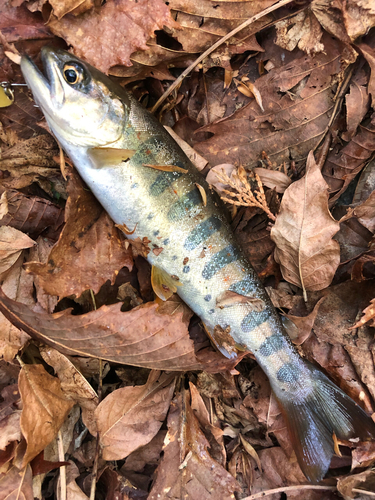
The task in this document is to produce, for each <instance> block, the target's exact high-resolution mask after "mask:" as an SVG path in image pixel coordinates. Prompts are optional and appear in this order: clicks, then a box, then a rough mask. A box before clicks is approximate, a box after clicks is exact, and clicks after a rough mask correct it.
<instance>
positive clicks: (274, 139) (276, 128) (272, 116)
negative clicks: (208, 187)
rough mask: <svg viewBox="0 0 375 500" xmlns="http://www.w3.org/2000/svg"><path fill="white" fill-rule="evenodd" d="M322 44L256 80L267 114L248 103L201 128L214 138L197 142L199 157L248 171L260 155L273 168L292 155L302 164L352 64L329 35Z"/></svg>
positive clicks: (349, 55) (344, 49) (350, 57)
mask: <svg viewBox="0 0 375 500" xmlns="http://www.w3.org/2000/svg"><path fill="white" fill-rule="evenodd" d="M244 3H246V2H244ZM228 5H229V4H228ZM322 40H323V42H324V44H325V53H323V52H322V53H319V54H317V55H316V56H315V57H309V56H306V54H304V53H302V52H300V53H298V55H296V57H295V58H294V59H293V60H292V61H291V62H289V63H288V64H285V65H282V66H280V67H277V68H274V69H273V70H271V71H270V72H269V73H268V74H266V75H263V76H261V77H260V78H258V79H257V80H256V81H255V82H254V84H255V85H256V87H257V88H258V89H259V92H260V93H261V95H262V102H263V107H264V109H265V112H262V111H261V110H260V108H259V106H258V104H257V103H256V102H255V101H252V102H250V103H249V104H247V105H246V106H243V107H242V108H240V109H239V110H237V111H235V112H234V113H233V114H232V115H231V116H229V117H226V118H224V119H221V120H219V121H218V122H216V123H213V124H209V125H208V126H206V127H203V128H202V129H200V131H204V132H210V133H213V134H214V136H213V137H211V138H210V139H208V140H206V141H204V142H199V143H198V144H195V146H194V147H195V149H197V151H198V153H200V154H201V155H202V156H204V158H206V159H207V160H208V161H209V162H210V163H211V164H212V165H218V164H222V163H230V162H234V161H235V162H236V163H237V164H241V165H243V166H244V167H248V168H251V167H255V166H258V165H257V163H258V161H259V159H260V158H262V152H263V151H266V153H267V154H268V156H269V158H270V160H271V161H272V162H274V163H276V164H277V165H280V164H282V163H283V162H286V164H287V165H288V164H289V163H290V158H291V157H292V158H293V161H295V162H302V161H305V158H306V157H307V155H308V152H309V151H310V149H311V145H312V144H314V145H315V144H317V143H318V142H319V140H320V138H322V137H323V135H324V134H325V130H326V127H327V125H328V122H329V114H330V110H331V109H332V108H333V106H334V101H333V94H332V90H333V86H334V85H335V83H334V82H336V79H337V78H342V77H343V71H345V68H346V67H347V64H348V61H351V62H353V61H354V60H355V55H354V53H352V49H349V50H348V49H347V47H344V46H343V45H342V44H341V43H340V42H338V41H336V40H333V39H332V38H331V37H327V35H324V36H323V39H322ZM339 75H341V76H339ZM296 130H299V131H300V133H299V134H298V137H297V138H296ZM302 131H303V132H302Z"/></svg>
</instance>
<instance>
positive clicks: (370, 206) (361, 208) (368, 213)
mask: <svg viewBox="0 0 375 500" xmlns="http://www.w3.org/2000/svg"><path fill="white" fill-rule="evenodd" d="M353 216H356V217H357V218H358V220H359V222H360V223H361V224H362V225H363V226H365V227H366V228H367V229H368V230H369V231H371V232H372V233H374V232H375V191H372V193H371V194H370V196H369V197H368V198H367V200H365V201H364V202H363V203H360V204H359V205H357V206H356V207H355V208H351V209H349V211H348V213H347V214H346V215H344V217H343V218H342V219H341V220H340V222H342V221H345V220H347V219H349V218H350V217H353Z"/></svg>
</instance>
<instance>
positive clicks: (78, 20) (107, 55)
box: [49, 0, 178, 73]
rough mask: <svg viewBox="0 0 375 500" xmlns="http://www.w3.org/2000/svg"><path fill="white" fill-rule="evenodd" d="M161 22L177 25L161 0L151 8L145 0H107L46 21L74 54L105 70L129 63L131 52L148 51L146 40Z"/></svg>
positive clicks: (159, 26) (170, 25) (129, 64)
mask: <svg viewBox="0 0 375 500" xmlns="http://www.w3.org/2000/svg"><path fill="white" fill-rule="evenodd" d="M164 25H165V26H169V27H172V26H175V27H178V24H177V23H176V22H175V21H174V20H173V19H172V17H171V15H170V11H169V9H168V7H167V6H166V5H165V4H164V2H162V1H161V0H156V1H155V2H153V5H152V9H151V10H150V5H149V3H148V1H147V0H138V2H132V1H130V0H109V1H107V2H106V3H105V5H103V6H102V7H101V8H100V9H97V10H91V11H90V12H86V13H84V14H82V15H80V16H78V17H75V16H73V15H71V14H68V15H66V16H65V17H64V18H63V19H60V20H57V19H53V20H51V21H50V22H49V28H50V29H51V31H53V33H54V34H55V35H57V36H61V37H62V38H64V40H65V41H66V42H67V43H68V44H69V45H72V46H73V47H74V53H75V55H76V56H78V57H82V58H83V59H85V60H86V61H88V62H89V63H90V64H92V65H93V66H95V67H97V68H98V69H100V70H101V71H103V72H104V73H108V71H109V68H111V67H112V66H115V65H117V64H119V65H124V66H131V62H130V55H131V54H132V53H133V52H135V51H136V50H138V49H141V50H147V49H148V46H147V45H146V42H147V40H148V39H149V38H150V37H151V36H153V35H154V31H155V30H158V29H159V30H160V29H162V28H163V26H164ZM123 26H126V30H124V29H123Z"/></svg>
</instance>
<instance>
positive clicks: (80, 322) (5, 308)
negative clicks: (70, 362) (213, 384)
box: [0, 292, 238, 371]
mask: <svg viewBox="0 0 375 500" xmlns="http://www.w3.org/2000/svg"><path fill="white" fill-rule="evenodd" d="M0 298H1V302H0V309H1V311H2V312H3V313H4V312H5V314H6V315H7V317H8V318H12V321H13V323H14V324H17V325H18V326H19V327H20V328H21V329H22V330H24V331H27V332H29V334H31V335H32V336H33V337H34V338H37V339H39V340H42V342H44V343H46V344H49V345H51V346H52V347H55V348H57V349H59V350H60V351H63V352H64V353H68V354H74V355H80V356H92V357H100V358H102V359H106V360H109V361H113V362H115V363H123V364H130V365H134V366H143V367H146V368H153V369H164V370H183V371H185V370H200V369H202V368H203V366H204V364H203V363H205V362H204V361H202V362H200V361H198V359H197V357H196V355H195V353H194V344H193V341H192V340H191V339H190V338H189V335H188V330H187V326H188V324H189V318H190V315H188V316H187V317H185V315H184V311H185V309H184V306H182V304H181V303H177V304H171V303H170V302H166V303H165V305H163V306H160V307H159V305H158V304H157V303H155V302H148V303H147V304H142V305H141V306H139V307H137V308H135V309H132V310H131V311H128V312H121V306H122V304H121V303H117V304H112V305H110V306H102V307H101V308H100V309H98V310H97V311H91V312H89V313H87V314H83V315H81V316H72V315H71V314H70V311H62V312H59V313H55V314H46V313H35V312H33V311H32V310H30V309H29V308H27V307H26V306H23V305H22V304H19V303H17V302H14V301H12V300H10V299H8V298H7V297H6V296H5V295H4V294H2V293H1V292H0ZM167 308H169V309H167ZM170 308H172V311H171V310H170ZM219 358H220V360H221V359H223V360H224V361H227V360H225V358H223V357H222V356H221V355H220V356H219ZM215 362H216V363H217V357H216V356H214V358H213V359H212V360H211V363H210V362H209V361H207V362H206V363H207V366H208V367H209V366H210V364H211V365H213V364H214V363H215ZM237 362H238V361H237ZM206 363H205V364H206Z"/></svg>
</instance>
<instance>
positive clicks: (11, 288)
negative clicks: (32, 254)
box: [0, 254, 35, 361]
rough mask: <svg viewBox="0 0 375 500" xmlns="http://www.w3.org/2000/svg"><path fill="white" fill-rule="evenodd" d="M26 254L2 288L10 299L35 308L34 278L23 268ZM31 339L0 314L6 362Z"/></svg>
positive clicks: (0, 352) (0, 351)
mask: <svg viewBox="0 0 375 500" xmlns="http://www.w3.org/2000/svg"><path fill="white" fill-rule="evenodd" d="M23 261H24V254H22V255H21V256H20V257H19V259H18V261H17V262H16V263H15V264H14V265H13V267H12V268H11V269H10V271H9V272H8V273H7V275H6V278H5V280H4V281H3V284H2V288H3V290H4V292H5V293H6V294H7V296H9V297H10V298H12V299H14V300H17V301H18V302H22V303H23V304H27V305H28V306H29V307H34V305H35V299H34V286H33V278H32V276H30V275H28V274H27V273H26V271H25V270H24V268H23ZM29 339H30V337H29V336H28V335H27V334H26V333H24V332H22V331H20V330H19V329H18V328H16V327H15V326H13V325H12V323H10V322H9V321H8V320H7V319H6V318H5V316H3V315H2V314H0V356H2V357H3V358H4V360H5V361H12V360H13V358H14V356H15V355H16V354H17V352H18V351H19V350H20V349H22V348H23V346H24V345H25V344H26V342H27V341H28V340H29Z"/></svg>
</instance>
